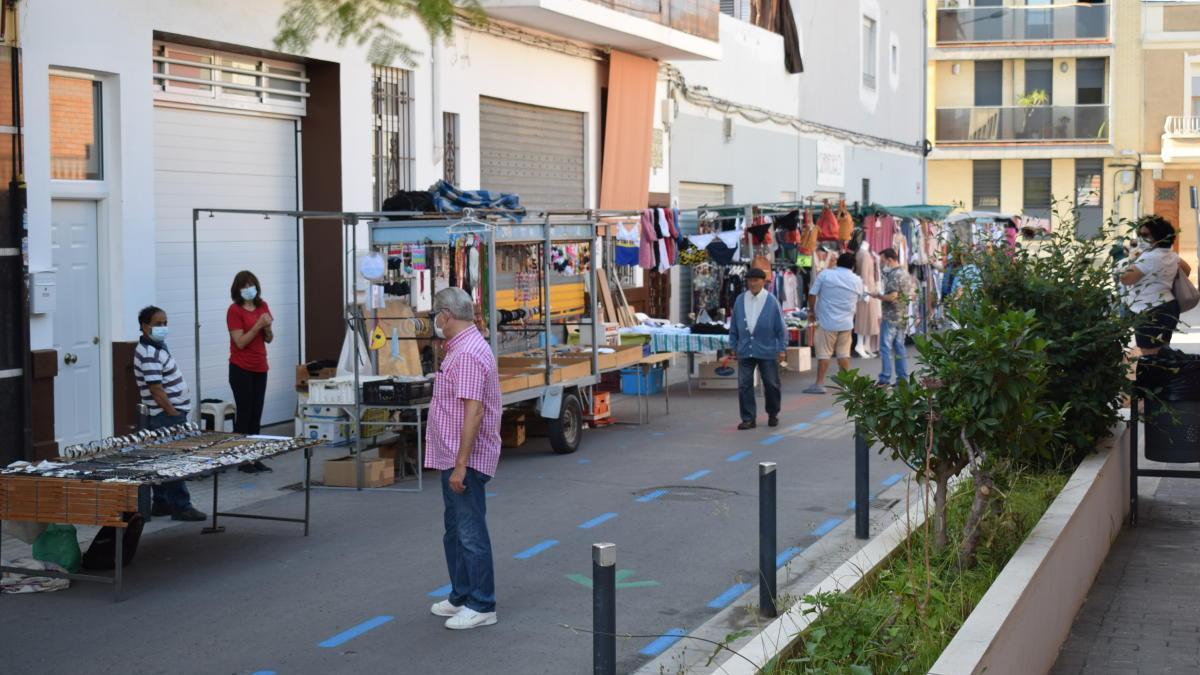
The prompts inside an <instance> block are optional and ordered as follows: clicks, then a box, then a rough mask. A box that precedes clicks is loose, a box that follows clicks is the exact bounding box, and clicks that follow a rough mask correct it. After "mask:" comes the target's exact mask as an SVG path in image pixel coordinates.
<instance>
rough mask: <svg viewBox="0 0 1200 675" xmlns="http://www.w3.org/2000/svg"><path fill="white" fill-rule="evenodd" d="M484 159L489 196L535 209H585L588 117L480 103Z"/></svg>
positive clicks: (495, 102) (491, 100) (484, 184)
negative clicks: (516, 198) (512, 198)
mask: <svg viewBox="0 0 1200 675" xmlns="http://www.w3.org/2000/svg"><path fill="white" fill-rule="evenodd" d="M479 157H480V160H479V161H480V186H481V187H482V188H483V189H485V190H497V191H500V192H515V193H517V194H519V195H521V203H522V204H523V205H524V206H525V207H526V208H529V209H579V208H583V207H584V206H585V204H584V199H585V197H584V195H585V194H586V193H585V190H584V185H585V183H584V181H585V180H586V179H587V172H586V170H585V166H584V127H583V113H579V112H571V111H569V110H556V109H554V108H541V107H538V106H533V105H526V104H524V103H513V102H511V101H502V100H500V99H495V98H480V99H479Z"/></svg>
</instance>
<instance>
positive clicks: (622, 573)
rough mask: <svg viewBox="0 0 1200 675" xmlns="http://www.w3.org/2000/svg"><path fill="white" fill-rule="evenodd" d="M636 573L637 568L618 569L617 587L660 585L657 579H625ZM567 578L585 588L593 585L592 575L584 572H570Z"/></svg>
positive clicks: (616, 575) (650, 586) (651, 586)
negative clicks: (586, 574)
mask: <svg viewBox="0 0 1200 675" xmlns="http://www.w3.org/2000/svg"><path fill="white" fill-rule="evenodd" d="M636 573H637V572H636V571H635V570H617V573H616V574H615V575H614V576H615V577H616V581H617V589H618V590H620V589H624V588H653V587H655V586H658V585H659V584H658V582H657V581H649V580H647V581H625V579H628V578H630V577H632V576H633V575H634V574H636ZM567 578H568V579H570V580H571V581H574V582H575V583H577V584H579V585H580V586H583V587H584V588H591V587H592V579H591V577H588V576H585V575H583V574H568V575H567Z"/></svg>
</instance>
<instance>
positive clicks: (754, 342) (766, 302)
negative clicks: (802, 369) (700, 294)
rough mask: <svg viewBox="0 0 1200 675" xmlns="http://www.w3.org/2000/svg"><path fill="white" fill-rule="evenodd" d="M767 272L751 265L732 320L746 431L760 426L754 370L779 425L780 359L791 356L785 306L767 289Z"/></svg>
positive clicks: (773, 422) (731, 338)
mask: <svg viewBox="0 0 1200 675" xmlns="http://www.w3.org/2000/svg"><path fill="white" fill-rule="evenodd" d="M766 285H767V273H766V272H764V271H763V270H760V269H758V268H756V267H755V268H751V269H750V271H749V272H747V273H746V289H747V290H746V292H745V293H742V294H741V295H740V296H738V299H737V300H735V301H734V303H733V320H732V321H730V322H729V343H730V345H732V346H733V351H734V356H735V357H736V358H737V360H738V406H739V408H740V409H741V414H742V423H741V424H739V425H738V429H740V430H742V431H745V430H746V429H753V428H754V427H756V426H758V409H757V407H756V406H755V401H754V369H755V368H758V372H759V374H760V375H761V376H762V383H763V396H764V397H765V398H766V404H767V405H766V408H767V423H768V424H769V425H770V426H773V427H777V426H779V405H780V399H781V398H782V397H783V394H782V392H781V390H780V389H781V384H780V381H779V362H780V361H782V360H783V359H784V357H786V356H787V328H786V327H785V325H784V323H783V309H782V308H780V306H779V301H778V300H776V299H775V296H773V295H771V294H770V293H769V292H767V290H766V288H765V286H766Z"/></svg>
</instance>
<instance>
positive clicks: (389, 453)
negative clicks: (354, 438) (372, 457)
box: [379, 443, 417, 467]
mask: <svg viewBox="0 0 1200 675" xmlns="http://www.w3.org/2000/svg"><path fill="white" fill-rule="evenodd" d="M379 457H380V459H386V460H390V461H391V462H392V464H393V465H394V466H397V467H402V466H404V464H405V463H406V462H407V463H409V464H416V463H417V449H416V448H415V447H412V446H405V445H402V444H400V443H388V444H387V445H381V446H379Z"/></svg>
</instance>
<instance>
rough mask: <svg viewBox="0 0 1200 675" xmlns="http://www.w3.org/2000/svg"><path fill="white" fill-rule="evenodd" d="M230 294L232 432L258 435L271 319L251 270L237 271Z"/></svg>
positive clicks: (250, 469) (258, 467)
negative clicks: (233, 413)
mask: <svg viewBox="0 0 1200 675" xmlns="http://www.w3.org/2000/svg"><path fill="white" fill-rule="evenodd" d="M229 295H230V297H231V298H232V299H233V304H232V305H230V306H229V311H228V312H226V313H225V324H226V326H227V327H228V328H229V387H230V388H231V389H233V400H234V403H236V404H237V423H236V424H235V425H234V427H235V428H234V431H236V432H238V433H240V434H257V433H259V431H260V429H259V425H260V424H262V412H263V401H264V400H265V399H266V396H267V343H268V342H270V341H272V340H273V339H275V335H274V334H273V333H272V332H271V323H272V322H273V321H274V319H273V318H272V317H271V308H270V307H269V306H268V305H267V303H266V301H264V300H263V299H262V286H261V285H259V283H258V277H256V276H254V273H253V272H249V271H246V270H243V271H241V272H238V273H237V276H235V277H234V278H233V285H232V286H231V287H230V289H229ZM238 469H239V470H241V471H245V472H247V473H258V472H260V471H271V470H272V469H271V467H269V466H267V465H266V464H263V463H262V462H255V463H254V464H252V465H250V464H243V465H241V466H239V467H238Z"/></svg>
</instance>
